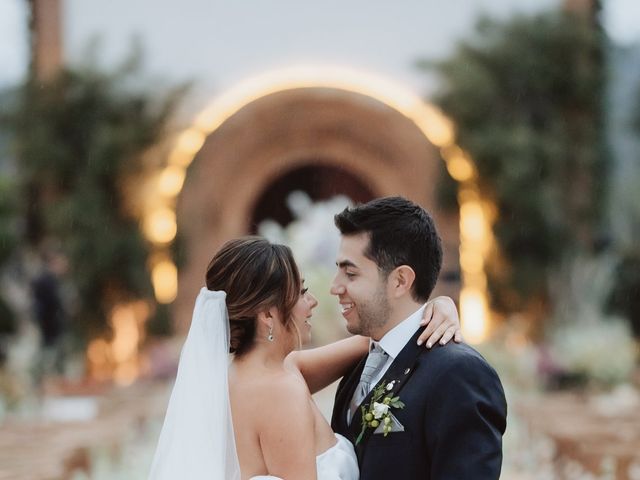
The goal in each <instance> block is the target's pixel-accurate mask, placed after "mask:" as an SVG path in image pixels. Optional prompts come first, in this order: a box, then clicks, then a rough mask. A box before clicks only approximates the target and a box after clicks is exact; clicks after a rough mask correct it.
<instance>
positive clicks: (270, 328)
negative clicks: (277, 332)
mask: <svg viewBox="0 0 640 480" xmlns="http://www.w3.org/2000/svg"><path fill="white" fill-rule="evenodd" d="M267 340H269V341H270V342H273V326H271V327H269V335H267Z"/></svg>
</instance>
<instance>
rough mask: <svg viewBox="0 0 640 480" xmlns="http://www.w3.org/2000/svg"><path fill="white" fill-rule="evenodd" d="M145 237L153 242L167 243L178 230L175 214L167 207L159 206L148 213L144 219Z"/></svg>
mask: <svg viewBox="0 0 640 480" xmlns="http://www.w3.org/2000/svg"><path fill="white" fill-rule="evenodd" d="M144 230H145V233H146V235H147V238H148V239H149V240H150V241H152V242H154V243H169V242H170V241H172V240H173V239H174V238H175V236H176V232H177V230H178V226H177V225H176V214H175V212H174V211H173V210H171V209H169V208H159V209H157V210H155V211H154V212H152V213H151V214H149V215H148V216H147V217H146V218H145V221H144Z"/></svg>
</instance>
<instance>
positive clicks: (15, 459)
mask: <svg viewBox="0 0 640 480" xmlns="http://www.w3.org/2000/svg"><path fill="white" fill-rule="evenodd" d="M167 393H168V389H167V386H166V384H164V383H161V384H153V383H144V384H138V385H135V386H132V387H128V388H123V389H114V390H112V391H110V392H109V393H108V394H106V395H105V396H103V397H95V398H93V399H92V400H93V401H94V402H96V403H97V407H98V408H97V415H96V416H95V418H92V419H89V420H84V421H50V420H49V421H46V420H45V421H38V420H33V419H32V420H30V421H19V420H15V421H7V422H6V423H5V424H4V425H2V427H1V428H0V480H67V479H72V478H74V479H75V478H83V477H82V476H80V477H79V476H78V475H79V474H81V473H82V472H84V474H85V478H89V475H90V473H91V472H92V469H93V458H92V457H93V455H94V451H95V450H96V449H104V448H107V449H109V450H111V452H112V454H113V457H114V458H117V457H118V456H119V455H120V454H121V452H120V450H121V449H122V448H123V445H122V444H123V439H126V438H130V437H131V436H135V435H136V433H140V432H142V431H143V430H144V428H145V425H146V424H147V423H148V422H149V421H150V420H152V419H157V418H162V416H163V415H164V410H165V408H166V402H167ZM84 398H85V399H86V400H91V399H87V398H86V397H84ZM58 400H60V401H61V402H63V399H58ZM91 478H93V477H91Z"/></svg>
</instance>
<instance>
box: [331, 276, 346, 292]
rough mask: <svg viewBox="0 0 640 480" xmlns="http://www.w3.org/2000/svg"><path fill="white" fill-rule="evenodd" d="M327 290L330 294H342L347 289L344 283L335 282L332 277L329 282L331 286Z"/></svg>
mask: <svg viewBox="0 0 640 480" xmlns="http://www.w3.org/2000/svg"><path fill="white" fill-rule="evenodd" d="M329 291H330V292H331V295H344V294H345V292H346V291H347V289H346V288H345V287H344V285H340V284H339V283H337V282H336V279H335V278H334V279H333V281H332V282H331V288H330V290H329Z"/></svg>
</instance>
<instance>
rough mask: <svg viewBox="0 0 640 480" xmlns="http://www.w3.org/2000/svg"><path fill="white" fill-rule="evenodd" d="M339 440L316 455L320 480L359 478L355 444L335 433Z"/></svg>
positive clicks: (270, 479) (254, 479)
mask: <svg viewBox="0 0 640 480" xmlns="http://www.w3.org/2000/svg"><path fill="white" fill-rule="evenodd" d="M335 436H336V438H337V439H338V442H337V443H336V444H335V445H334V446H333V447H331V448H330V449H329V450H327V451H326V452H323V453H321V454H320V455H318V456H317V457H316V466H317V470H318V480H358V477H359V475H360V472H359V470H358V460H357V459H356V453H355V451H354V450H353V445H352V444H351V442H350V441H349V440H347V439H346V438H344V437H343V436H342V435H339V434H337V433H336V434H335ZM251 480H278V477H273V476H265V475H261V476H259V477H251Z"/></svg>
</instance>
